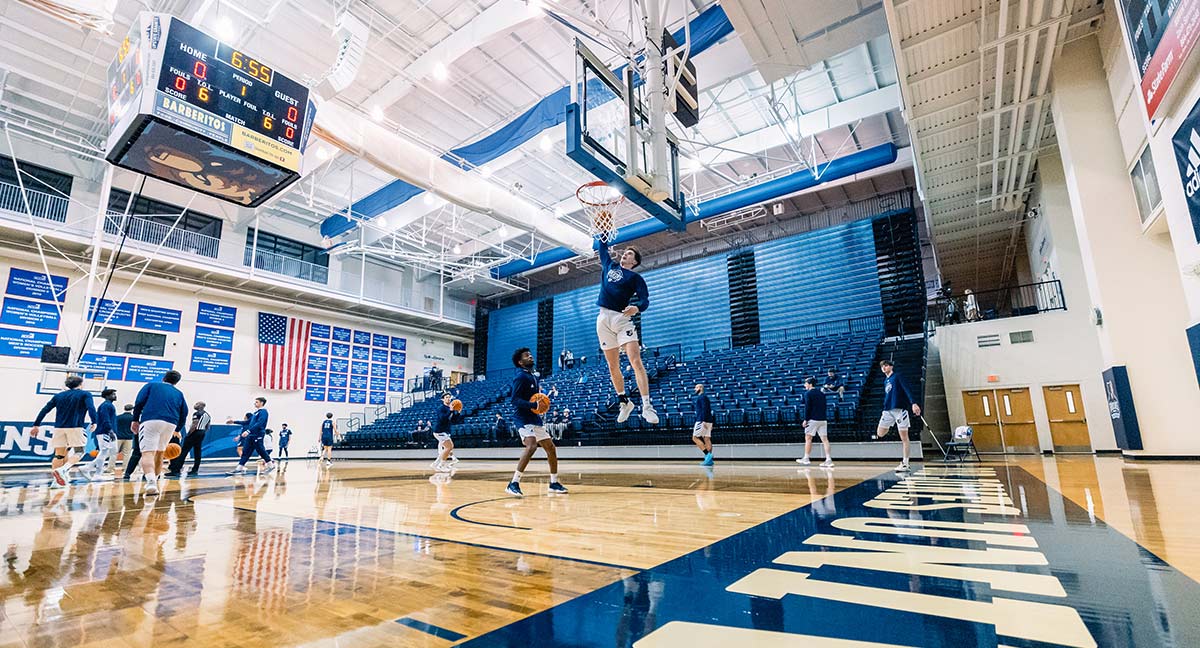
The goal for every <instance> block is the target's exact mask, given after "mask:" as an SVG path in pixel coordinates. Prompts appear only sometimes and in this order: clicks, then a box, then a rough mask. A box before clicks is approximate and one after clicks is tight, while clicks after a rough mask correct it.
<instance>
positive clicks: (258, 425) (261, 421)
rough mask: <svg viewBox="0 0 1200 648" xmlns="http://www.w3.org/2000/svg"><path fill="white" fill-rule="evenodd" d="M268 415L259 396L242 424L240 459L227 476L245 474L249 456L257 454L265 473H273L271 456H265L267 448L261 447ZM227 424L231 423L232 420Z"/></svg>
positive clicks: (273, 464)
mask: <svg viewBox="0 0 1200 648" xmlns="http://www.w3.org/2000/svg"><path fill="white" fill-rule="evenodd" d="M270 416H271V415H270V413H269V412H267V399H265V398H263V397H262V396H259V397H258V398H255V399H254V414H252V415H251V416H250V419H249V420H247V421H245V422H244V423H243V422H241V421H239V423H242V426H243V427H244V428H245V431H244V432H242V434H241V438H242V444H243V446H242V458H241V459H239V460H238V465H237V467H236V468H234V469H233V470H230V471H229V472H228V473H226V474H228V475H244V474H246V462H247V461H249V460H250V456H251V455H253V454H255V453H258V456H259V457H260V458H261V459H262V460H263V463H264V464H266V469H267V472H268V473H270V472H274V470H275V462H274V461H271V455H269V454H267V448H266V446H265V445H263V437H265V436H266V435H267V420H268V419H270ZM227 423H233V421H232V420H230V421H227Z"/></svg>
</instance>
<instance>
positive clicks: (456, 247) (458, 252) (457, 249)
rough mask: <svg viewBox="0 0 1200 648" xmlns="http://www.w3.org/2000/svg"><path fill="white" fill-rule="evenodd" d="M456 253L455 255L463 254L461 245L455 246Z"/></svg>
mask: <svg viewBox="0 0 1200 648" xmlns="http://www.w3.org/2000/svg"><path fill="white" fill-rule="evenodd" d="M454 253H455V254H462V246H461V245H455V246H454Z"/></svg>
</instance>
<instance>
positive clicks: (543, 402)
mask: <svg viewBox="0 0 1200 648" xmlns="http://www.w3.org/2000/svg"><path fill="white" fill-rule="evenodd" d="M529 402H531V403H537V404H536V405H534V407H533V413H534V414H545V413H546V412H549V411H550V397H549V396H547V395H545V394H543V393H541V392H538V393H536V394H534V395H533V396H532V397H531V398H530V399H529Z"/></svg>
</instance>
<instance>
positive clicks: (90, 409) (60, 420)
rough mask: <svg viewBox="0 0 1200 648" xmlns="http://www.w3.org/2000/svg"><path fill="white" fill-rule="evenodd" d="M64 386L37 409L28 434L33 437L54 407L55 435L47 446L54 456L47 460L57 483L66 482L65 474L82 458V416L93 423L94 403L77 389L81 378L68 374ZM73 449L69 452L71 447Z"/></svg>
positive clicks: (88, 396) (84, 444)
mask: <svg viewBox="0 0 1200 648" xmlns="http://www.w3.org/2000/svg"><path fill="white" fill-rule="evenodd" d="M64 385H66V389H65V390H63V391H60V392H58V393H57V394H55V395H54V396H53V397H51V398H50V401H49V402H47V403H46V406H45V407H43V408H42V411H40V412H38V415H37V418H36V419H34V421H33V429H32V430H30V433H31V434H32V435H33V437H34V438H37V435H38V433H39V432H41V430H40V429H39V427H40V426H41V424H42V419H44V418H46V415H47V414H49V413H50V410H54V436H52V437H50V448H51V449H53V450H54V459H53V460H52V461H51V462H50V466H51V470H50V476H51V477H52V478H53V479H54V484H55V485H57V486H66V485H67V473H68V472H70V470H71V468H72V467H73V466H74V465H75V464H76V463H78V462H79V460H80V459H82V458H83V448H84V446H86V445H87V437H86V436H84V434H83V417H84V415H87V417H88V420H90V421H91V422H92V423H95V422H96V406H95V404H93V403H92V395H91V394H89V393H88V392H86V391H84V390H82V389H80V388H79V387H80V386H81V385H83V378H80V377H79V376H67V379H66V381H65V382H64ZM72 449H73V450H74V452H69V451H70V450H72Z"/></svg>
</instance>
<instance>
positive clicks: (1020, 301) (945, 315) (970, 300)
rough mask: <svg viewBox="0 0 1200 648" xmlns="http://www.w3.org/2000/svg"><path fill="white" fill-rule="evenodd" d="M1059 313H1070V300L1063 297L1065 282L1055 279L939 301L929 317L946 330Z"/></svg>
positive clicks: (930, 311) (933, 302)
mask: <svg viewBox="0 0 1200 648" xmlns="http://www.w3.org/2000/svg"><path fill="white" fill-rule="evenodd" d="M1058 310H1067V300H1066V298H1065V297H1064V296H1063V290H1062V282H1060V281H1059V280H1058V279H1054V280H1052V281H1042V282H1039V283H1032V284H1024V285H1021V286H1011V287H1009V288H998V289H996V290H985V291H983V292H977V293H974V294H970V295H967V294H962V295H953V296H950V297H938V298H937V299H935V300H933V301H930V302H929V309H928V313H929V314H928V317H929V319H930V320H932V321H933V322H934V323H935V324H937V325H940V326H945V325H948V324H962V323H963V322H978V321H981V320H993V319H1003V318H1006V317H1020V316H1022V315H1036V314H1038V313H1045V312H1048V311H1058Z"/></svg>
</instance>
